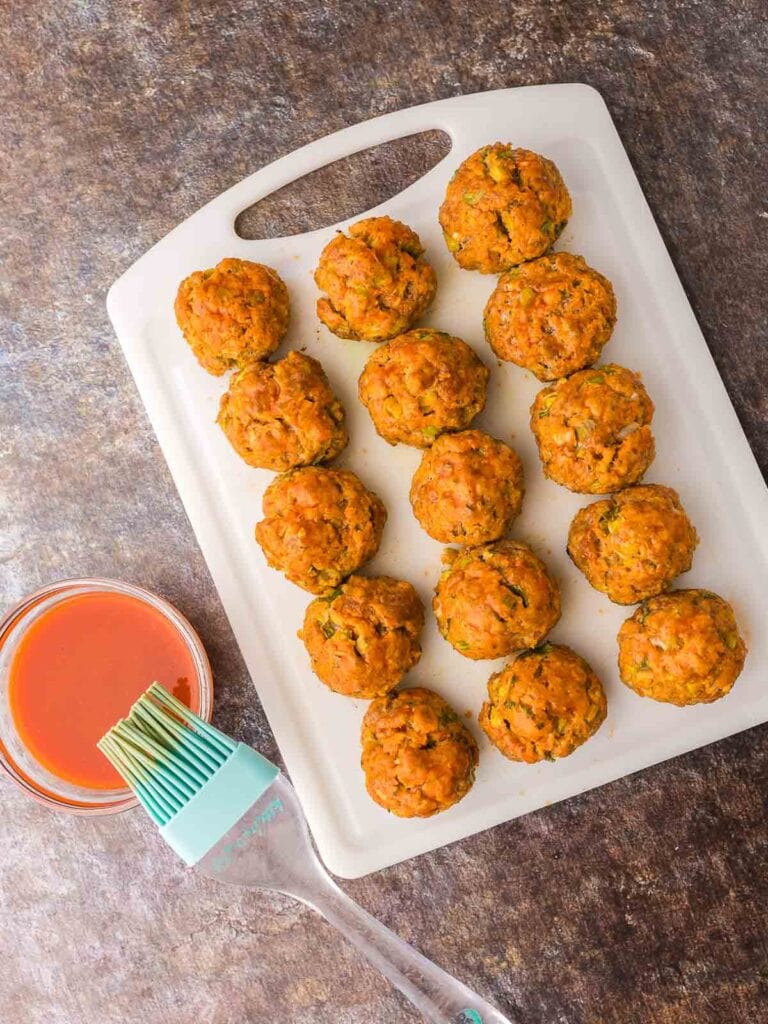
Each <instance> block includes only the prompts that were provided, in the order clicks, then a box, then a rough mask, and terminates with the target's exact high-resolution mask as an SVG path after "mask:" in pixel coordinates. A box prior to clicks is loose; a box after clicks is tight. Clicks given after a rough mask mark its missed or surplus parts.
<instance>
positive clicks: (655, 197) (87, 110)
mask: <svg viewBox="0 0 768 1024" xmlns="http://www.w3.org/2000/svg"><path fill="white" fill-rule="evenodd" d="M0 45H1V46H2V52H3V54H4V58H5V59H4V60H3V61H2V63H1V64H0V89H1V95H0V140H1V142H2V150H3V160H2V162H0V185H1V186H2V195H3V229H2V231H0V253H1V257H0V258H1V259H2V271H1V272H0V598H1V599H2V602H3V603H4V604H8V603H10V602H12V601H13V600H15V599H16V598H18V597H20V596H21V595H22V594H23V593H25V592H26V591H28V590H30V589H32V588H33V587H36V586H37V585H38V584H41V583H43V582H46V581H48V580H50V579H53V578H56V577H61V576H66V575H75V574H106V575H112V576H120V577H123V578H126V579H129V580H133V581H136V582H140V583H143V584H145V585H147V586H149V587H152V588H154V589H156V590H158V591H160V592H161V593H163V594H165V595H166V596H168V597H169V598H170V599H171V600H173V601H175V602H176V603H177V604H178V605H179V606H180V607H181V608H182V609H183V610H184V611H185V612H186V613H187V614H188V615H189V616H190V618H191V619H192V620H193V622H194V623H195V624H196V625H197V626H198V628H199V629H200V632H201V633H202V635H203V639H204V640H205V642H206V644H207V646H208V649H209V651H210V653H211V658H212V661H213V664H214V669H215V672H216V676H217V678H218V679H219V682H220V686H219V689H218V702H217V708H216V720H217V722H218V723H219V724H220V725H221V726H222V727H223V728H226V729H227V730H229V731H231V732H233V733H234V734H236V735H237V736H239V737H242V738H243V739H246V740H249V741H251V742H254V743H256V744H258V745H259V746H261V747H262V749H264V750H265V752H266V753H267V754H269V755H270V756H272V757H274V758H277V756H278V755H277V752H276V749H275V746H274V741H273V740H272V738H271V736H270V733H269V730H268V727H267V725H266V722H265V719H264V716H263V714H262V712H261V709H260V708H259V705H258V702H257V700H256V697H255V695H254V692H253V689H252V687H251V685H250V683H249V681H248V679H247V677H246V674H245V671H244V668H243V665H242V663H241V661H240V658H239V656H238V654H237V652H236V649H235V647H234V643H233V639H232V636H231V633H230V631H229V628H228V625H227V622H226V620H225V618H224V615H223V613H222V610H221V608H220V605H219V602H218V599H217V597H216V594H215V591H214V590H213V587H212V585H211V581H210V579H209V577H208V573H207V571H206V568H205V565H204V564H203V561H202V559H201V556H200V553H199V551H198V549H197V547H196V544H195V541H194V538H193V536H192V533H191V530H190V528H189V524H188V523H187V520H186V518H185V516H184V514H183V512H182V509H181V507H180V504H179V501H178V498H177V496H176V493H175V491H174V488H173V485H172V483H171V480H170V477H169V474H168V471H167V469H166V467H165V464H164V462H163V459H162V457H161V455H160V453H159V451H158V448H157V445H156V442H155V440H154V438H153V435H152V432H151V430H150V429H149V426H148V424H147V421H146V418H145V416H144V413H143V411H142V408H141V404H140V402H139V399H138V397H137V395H136V392H135V390H134V387H133V384H132V382H131V380H130V378H129V375H128V371H127V369H126V367H125V364H124V362H123V359H122V357H121V355H120V352H119V349H118V346H117V344H116V342H115V339H114V337H113V335H112V332H111V330H110V327H109V323H108V321H107V317H106V312H105V309H104V294H105V290H106V288H107V286H108V285H109V283H110V282H111V281H112V280H113V279H114V278H115V277H116V276H117V275H118V274H119V273H120V272H121V271H122V270H123V269H125V267H127V266H128V265H129V264H130V263H131V262H132V261H133V260H134V259H135V258H136V257H137V256H139V255H140V254H141V253H142V252H143V251H144V250H145V249H146V248H147V247H148V246H149V245H151V244H152V243H153V242H154V241H155V240H157V239H158V238H160V237H161V236H162V235H163V234H165V232H166V231H168V230H169V229H170V228H171V227H172V226H173V225H174V224H175V223H177V222H178V221H180V220H182V219H183V218H184V217H186V216H187V215H189V214H190V213H191V212H193V211H194V210H195V209H197V207H198V206H200V205H201V204H202V203H203V202H205V201H206V200H208V199H210V198H212V197H213V196H215V195H217V194H218V193H219V192H220V191H221V190H222V189H224V188H225V187H227V186H228V185H231V184H233V183H234V182H236V181H238V180H239V179H240V178H241V177H243V176H244V175H245V174H246V173H248V172H250V171H252V170H254V169H256V168H257V167H259V166H261V165H262V164H264V163H267V162H268V161H270V160H272V159H274V158H275V157H277V156H280V155H282V154H284V153H287V152H289V151H290V150H292V149H294V148H295V147H297V146H299V145H301V144H303V143H305V142H307V141H310V140H311V139H314V138H317V137H319V136H321V135H323V134H325V133H327V132H329V131H332V130H334V129H336V128H339V127H342V126H344V125H346V124H352V123H355V122H357V121H359V120H361V119H362V118H365V117H369V116H371V115H374V114H377V113H382V112H385V111H390V110H394V109H397V108H399V107H403V106H407V105H410V104H412V103H417V102H423V101H427V100H431V99H437V98H441V97H445V96H453V95H456V94H459V93H462V92H471V91H476V90H482V89H490V88H498V87H503V86H513V85H520V84H528V83H536V82H556V81H585V82H589V83H590V84H592V85H594V86H596V87H597V88H598V89H600V90H601V91H602V93H603V95H604V96H605V98H606V100H607V102H608V105H609V107H610V109H611V111H612V113H613V115H614V117H615V119H616V122H617V125H618V128H619V131H620V133H621V135H622V137H623V139H624V141H625V143H626V145H627V148H628V150H629V153H630V156H631V158H632V160H633V163H634V165H635V167H636V169H637V172H638V175H639V177H640V180H641V182H642V184H643V187H644V188H645V191H646V194H647V196H648V199H649V201H650V204H651V206H652V208H653V209H654V212H655V214H656V216H657V218H658V221H659V224H660V227H661V229H662V232H663V233H664V236H665V238H666V241H667V243H668V244H669V246H670V249H671V251H672V255H673V257H674V259H675V262H676V264H677V266H678V269H679V271H680V273H681V276H682V278H683V281H684V283H685V285H686V288H687V289H688V293H689V295H690V297H691V300H692V302H693V305H694V308H695V310H696V312H697V315H698V317H699V319H700V322H701V325H702V327H703V329H704V333H705V335H706V337H707V339H708V341H709V344H710V346H711V349H712V353H713V356H714V358H715V360H716V362H717V364H718V367H719V369H720V372H721V373H722V375H723V377H724V379H725V382H726V385H727V387H728V390H729V392H730V394H731V396H732V398H733V401H734V404H735V406H736V410H737V412H738V414H739V416H740V418H741V421H742V423H743V424H744V427H745V429H746V431H747V434H748V436H749V438H750V441H751V442H752V445H753V447H754V450H755V452H756V454H757V457H758V459H759V460H760V462H761V465H762V466H763V468H764V469H765V467H766V465H768V435H767V434H766V431H765V421H766V405H767V403H768V365H767V364H768V354H767V351H768V350H766V347H765V326H766V324H765V280H766V270H767V269H768V266H767V263H768V244H767V243H766V232H767V231H768V211H767V210H766V209H765V207H764V206H763V205H761V204H762V203H763V202H764V197H763V196H762V195H761V190H762V188H763V186H764V156H765V154H764V143H765V128H766V123H765V119H766V108H765V103H764V99H765V78H764V72H765V67H766V58H767V54H766V26H765V19H764V8H763V4H762V3H761V2H760V0H738V2H736V0H730V2H720V3H718V2H714V0H705V2H696V0H687V2H685V0H681V2H679V3H675V4H665V3H661V2H656V3H654V2H649V0H616V2H614V3H611V4H600V3H598V4H594V3H586V2H581V0H576V2H559V3H558V2H553V3H539V2H537V0H520V2H518V3H515V4H510V5H501V4H497V3H495V2H492V0H478V2H477V3H475V4H464V3H460V2H456V3H450V2H442V3H437V2H435V3H415V2H407V0H400V2H393V3H386V4H385V3H381V4H374V3H369V2H364V0H359V2H347V3H342V2H331V3H325V4H322V5H320V4H316V3H305V2H301V0H299V2H294V3H291V4H288V3H283V2H273V3H266V2H264V3H260V2H247V0H220V2H217V3H214V4H210V3H206V4H202V3H195V2H192V3H177V4H174V3H166V2H154V3H153V2H149V0H146V2H143V3H142V2H135V0H125V2H123V3H119V4H114V3H110V2H109V0H90V2H89V0H64V2H61V3H56V4H52V3H47V2H41V0H30V2H28V3H19V2H17V3H13V2H6V3H3V4H0ZM761 147H763V148H762V149H761ZM392 174H393V170H392V167H391V165H390V163H389V161H382V160H379V161H378V163H377V162H376V159H373V162H372V163H369V165H368V177H369V178H370V177H371V176H373V178H374V179H375V180H374V181H373V189H374V192H375V190H376V189H377V188H385V189H386V186H387V183H388V182H389V181H390V177H391V176H392ZM353 180H357V184H356V185H355V188H357V189H359V188H360V184H359V180H358V179H350V181H353ZM396 184H397V183H396V182H395V181H394V180H393V181H392V188H391V191H392V192H394V191H397V188H396ZM327 188H328V189H329V192H328V193H327V194H326V199H327V197H328V195H331V196H333V195H334V194H336V195H337V196H338V198H339V200H340V203H341V210H340V212H341V213H352V212H354V208H352V209H345V208H344V203H347V204H348V203H349V201H350V195H352V196H353V197H354V196H355V195H356V192H355V191H351V192H350V189H351V188H352V186H351V185H348V186H347V190H346V192H345V186H344V182H343V181H340V182H338V181H337V182H336V183H335V184H331V185H329V186H327ZM385 194H386V192H385ZM308 202H309V199H308V197H307V194H306V193H304V194H303V196H302V194H301V193H300V192H299V193H297V195H296V196H294V197H293V198H291V197H290V196H288V197H283V198H282V199H281V200H280V201H279V202H277V203H276V204H273V206H272V208H271V210H267V212H266V214H263V215H262V220H261V222H260V227H261V228H263V227H264V225H265V223H266V226H267V227H269V226H270V224H271V223H272V221H274V222H275V223H278V222H280V223H285V222H287V223H294V222H295V223H296V224H298V226H301V224H302V217H303V216H304V215H305V214H306V206H307V204H308ZM364 205H365V204H364V203H361V206H364ZM310 212H312V211H310ZM265 217H266V221H265V220H264V218H265ZM281 218H282V220H281ZM286 218H287V221H286ZM252 223H253V222H251V221H249V225H248V226H251V227H252ZM766 792H768V730H766V729H757V730H753V731H751V732H749V733H746V734H743V735H741V736H738V737H736V738H734V739H731V740H728V741H726V742H723V743H720V744H717V745H716V746H713V747H710V748H708V749H706V750H702V751H699V752H697V753H695V754H692V755H689V756H687V757H685V758H681V759H679V760H677V761H675V762H672V763H668V764H666V765H663V766H660V767H658V768H655V769H653V770H650V771H647V772H645V773H643V774H642V775H640V776H637V777H633V778H630V779H625V780H623V781H621V782H618V783H615V784H613V785H611V786H608V787H605V788H604V789H602V790H599V791H597V792H593V793H589V794H587V795H585V796H583V797H581V798H579V799H576V800H572V801H570V802H569V803H568V804H567V805H562V806H558V807H554V808H550V809H547V810H545V811H542V812H540V813H538V814H534V815H531V816H530V817H528V818H525V819H523V820H521V821H516V822H513V823H511V824H509V825H506V826H502V827H499V828H496V829H494V830H493V831H491V832H488V833H486V834H484V835H481V836H477V837H475V838H472V839H469V840H466V841H464V842H462V843H460V844H457V845H455V846H453V847H450V848H447V849H444V850H440V851H438V852H436V853H434V854H431V855H428V856H425V857H421V858H419V859H417V860H415V861H412V862H409V863H406V864H403V865H400V866H398V867H395V868H392V869H389V870H387V871H383V872H381V873H379V874H377V875H375V876H372V877H369V878H367V879H364V880H360V881H357V882H354V883H347V884H346V885H345V888H347V889H348V891H349V892H350V893H351V894H352V895H353V896H354V897H356V898H357V899H358V900H359V901H360V902H361V903H362V904H363V905H364V906H365V907H367V908H368V909H369V910H371V911H372V912H373V913H374V914H377V915H379V916H380V917H381V918H382V920H384V921H385V922H386V923H387V924H390V925H392V926H393V927H395V928H396V929H397V930H398V931H399V932H400V933H401V934H402V935H403V936H404V937H405V938H406V939H408V940H411V941H413V942H414V943H415V944H416V945H417V946H418V947H420V948H421V949H422V950H423V951H424V952H425V953H426V954H427V955H429V956H431V957H433V958H434V959H435V960H437V961H438V962H439V963H441V964H443V965H444V966H445V967H446V968H447V969H448V970H451V971H453V972H455V973H456V974H457V975H458V976H459V977H461V978H463V979H465V980H466V981H467V982H468V983H469V984H471V985H473V986H476V987H477V988H478V989H479V990H480V991H482V992H483V993H487V994H488V995H489V997H490V998H492V999H494V1000H495V1001H497V1002H498V1004H499V1006H500V1007H502V1008H503V1009H504V1010H506V1011H507V1012H508V1013H509V1015H510V1017H511V1018H512V1019H515V1020H519V1021H521V1022H522V1021H524V1022H525V1024H554V1022H557V1024H648V1022H650V1021H653V1022H654V1024H721V1022H724V1021H728V1022H729V1024H761V1022H762V1021H765V1020H766V1019H768V1012H767V1011H766V1009H765V1007H766V1000H767V999H768V953H767V952H766V937H765V923H764V918H765V907H766V898H767V897H768V883H766V874H765V864H766V858H767V857H768V837H767V835H766V807H765V803H764V801H765V794H766ZM0 795H1V797H2V802H3V811H4V820H3V827H2V829H1V830H0V909H1V912H2V913H1V917H2V921H3V928H2V934H0V963H2V969H1V970H0V1005H2V1007H3V1010H2V1014H1V1015H2V1018H3V1021H4V1022H5V1024H81V1022H82V1024H92V1022H97V1021H98V1022H99V1024H134V1022H142V1024H160V1022H163V1024H188V1022H189V1021H192V1020H200V1021H205V1022H206V1024H235V1022H238V1024H241V1022H244V1021H253V1022H256V1021H259V1022H262V1021H267V1020H270V1021H279V1022H281V1024H283V1022H295V1024H331V1022H334V1024H339V1022H344V1024H383V1022H387V1024H401V1022H402V1024H405V1022H407V1021H415V1019H416V1018H415V1017H414V1015H413V1014H412V1013H411V1012H410V1010H409V1009H408V1008H407V1007H406V1005H405V1004H404V1003H403V1002H402V1000H401V999H400V998H399V997H398V996H396V995H394V994H393V993H392V992H391V990H390V989H389V988H388V986H387V985H386V983H385V982H383V981H382V980H381V979H380V978H378V977H377V976H376V975H374V974H373V973H372V972H371V971H369V970H368V969H367V968H366V967H364V966H362V965H361V963H360V961H359V960H358V959H357V957H356V956H355V955H354V954H353V953H352V952H351V950H349V949H348V948H346V947H345V946H344V944H343V943H342V942H341V941H337V939H336V937H335V936H334V935H333V934H331V932H330V929H329V928H328V927H327V926H326V925H325V924H324V923H323V922H321V921H319V920H317V919H316V918H314V917H313V916H312V914H311V913H310V912H309V911H307V910H304V909H302V908H300V907H297V906H295V905H294V904H292V903H291V902H289V901H288V900H285V899H283V898H281V897H277V896H269V895H264V894H260V893H240V892H235V891H229V890H225V889H222V888H217V887H215V886H213V885H210V884H208V883H206V882H205V881H202V880H200V879H198V878H197V877H196V876H195V875H194V874H191V873H189V872H185V871H183V870H181V869H180V867H179V864H178V862H177V861H176V860H175V859H174V857H173V856H172V855H171V854H170V852H168V851H166V850H165V849H164V848H163V847H162V845H161V844H159V843H158V842H157V841H156V840H155V838H154V837H153V835H152V829H151V827H150V826H149V824H148V823H147V822H146V821H145V819H144V818H143V816H142V815H140V814H138V813H136V814H131V815H127V816H123V817H121V818H119V819H113V820H111V819H102V820H97V821H84V820H80V819H75V818H70V817H66V816H51V815H50V814H48V813H46V812H45V811H44V810H42V809H40V808H38V807H37V806H36V805H34V804H33V803H31V802H29V801H27V800H26V799H25V798H24V797H22V796H21V795H20V794H19V793H17V792H16V790H15V789H14V788H13V787H12V786H11V785H10V784H8V783H7V782H1V781H0Z"/></svg>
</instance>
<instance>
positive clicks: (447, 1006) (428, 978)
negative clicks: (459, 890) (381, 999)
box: [297, 873, 511, 1024]
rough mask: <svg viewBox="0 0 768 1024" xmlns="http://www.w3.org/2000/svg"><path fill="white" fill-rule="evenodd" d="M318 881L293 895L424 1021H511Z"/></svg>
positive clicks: (448, 1023) (459, 1023)
mask: <svg viewBox="0 0 768 1024" xmlns="http://www.w3.org/2000/svg"><path fill="white" fill-rule="evenodd" d="M324 874H325V873H324ZM318 883H319V884H318V886H317V891H316V892H313V893H311V894H310V893H302V894H301V895H299V896H298V898H299V899H301V900H302V901H303V902H304V903H306V904H308V905H309V906H311V907H312V908H313V909H315V910H317V911H318V913H320V914H322V916H323V917H324V918H325V919H326V921H328V922H329V923H330V924H332V925H333V926H334V927H335V928H338V930H339V931H340V932H341V933H342V934H343V935H345V936H346V937H347V938H348V939H349V941H350V942H351V943H352V944H353V945H355V946H356V947H357V948H358V949H359V950H360V952H361V953H362V954H363V955H364V956H365V957H366V958H367V959H368V960H369V961H370V963H371V965H372V966H373V967H375V968H376V970H377V971H380V972H381V973H382V974H383V975H384V976H385V977H386V978H388V979H389V980H390V981H391V983H392V984H393V985H394V986H395V988H397V989H399V990H400V992H402V993H403V995H404V996H405V997H406V999H409V1000H410V1001H411V1002H412V1003H413V1005H414V1006H415V1007H416V1009H417V1010H419V1011H420V1012H421V1013H422V1014H423V1016H424V1017H425V1019H426V1020H428V1021H433V1022H434V1024H511V1022H510V1021H509V1020H508V1018H507V1017H504V1016H503V1015H502V1014H501V1013H499V1011H498V1010H496V1009H494V1008H493V1007H492V1006H491V1005H490V1004H489V1003H486V1001H485V1000H484V999H481V998H480V996H478V995H476V994H475V993H474V992H472V990H471V989H469V988H467V986H466V985H463V984H462V983H461V982H460V981H457V980H456V978H453V977H451V975H450V974H447V973H446V972H445V971H443V970H441V969H440V968H439V967H437V966H436V965H435V964H433V963H432V961H431V960H427V958H426V957H425V956H422V955H421V953H418V952H417V951H416V950H415V949H414V948H413V947H412V946H409V945H408V943H407V942H404V941H403V940H402V939H401V938H398V936H397V935H395V934H394V933H393V932H391V931H390V930H389V928H386V927H385V926H384V925H383V924H381V922H380V921H377V920H376V918H375V917H371V915H370V914H368V913H366V911H365V910H363V909H362V907H359V906H358V905H357V903H355V902H354V900H351V899H350V898H349V896H347V895H346V893H344V892H342V890H341V889H339V887H338V886H337V885H336V884H335V883H334V882H332V881H331V879H330V878H329V877H328V876H327V875H325V877H324V879H323V880H322V882H320V880H319V879H318ZM297 895H298V894H297Z"/></svg>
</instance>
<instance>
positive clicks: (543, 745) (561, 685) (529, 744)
mask: <svg viewBox="0 0 768 1024" xmlns="http://www.w3.org/2000/svg"><path fill="white" fill-rule="evenodd" d="M607 711H608V704H607V701H606V698H605V691H604V690H603V684H602V683H601V682H600V680H599V679H598V678H597V676H596V675H595V673H594V672H593V671H592V669H591V668H590V666H589V665H588V664H587V662H586V661H585V660H584V659H583V658H581V657H579V655H578V654H576V653H575V651H572V650H571V649H570V647H564V646H562V645H560V644H544V645H543V646H541V647H538V648H536V650H533V651H524V652H523V653H522V654H520V655H518V657H517V658H515V660H514V661H511V662H509V664H508V665H505V666H504V668H503V669H502V670H501V672H496V673H495V675H492V676H491V678H490V679H489V680H488V700H487V701H486V703H485V704H483V708H482V711H481V712H480V717H479V722H480V726H481V728H482V730H483V732H484V733H485V734H486V736H487V737H488V739H489V740H490V741H491V743H493V745H494V746H495V747H498V749H499V750H500V751H501V752H502V754H503V755H504V756H505V757H508V758H509V759H510V760H511V761H525V762H527V763H528V764H534V763H535V762H536V761H542V760H545V761H554V760H555V758H558V757H567V756H568V755H569V754H572V753H573V752H574V750H576V748H577V747H580V746H581V744H582V743H584V742H585V741H586V740H588V739H589V738H590V736H593V735H594V734H595V733H596V732H597V730H598V729H599V728H600V726H601V725H602V723H603V722H604V721H605V716H606V714H607Z"/></svg>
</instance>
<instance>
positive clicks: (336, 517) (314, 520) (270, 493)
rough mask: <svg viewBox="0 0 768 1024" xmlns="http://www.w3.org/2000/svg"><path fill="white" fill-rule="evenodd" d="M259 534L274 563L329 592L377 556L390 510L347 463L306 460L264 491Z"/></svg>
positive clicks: (302, 583)
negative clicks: (321, 463)
mask: <svg viewBox="0 0 768 1024" xmlns="http://www.w3.org/2000/svg"><path fill="white" fill-rule="evenodd" d="M263 509H264V518H263V519H262V520H261V522H260V523H257V525H256V540H257V541H258V543H259V544H260V545H261V548H262V550H263V551H264V555H265V556H266V559H267V561H268V562H269V564H270V565H271V566H272V568H273V569H278V570H280V572H284V573H285V575H286V576H287V577H288V579H289V580H290V581H291V582H292V583H295V584H296V585H297V586H299V587H303V588H304V590H309V591H310V592H311V593H313V594H327V593H328V591H329V590H333V588H334V587H338V585H339V584H340V583H341V581H342V580H343V579H346V577H347V576H349V575H350V573H353V572H355V571H356V570H357V569H359V568H360V566H361V565H363V564H364V563H365V562H367V561H368V560H369V559H371V558H373V556H374V555H375V554H376V552H377V551H378V548H379V544H380V542H381V534H382V531H383V530H384V523H385V522H386V519H387V512H386V509H385V508H384V505H383V503H382V501H381V499H380V498H379V497H377V495H375V494H373V492H372V491H369V490H366V488H365V487H364V486H363V484H362V483H361V482H360V480H359V479H358V478H357V477H356V476H355V474H354V473H350V472H349V470H346V469H324V468H321V467H319V466H305V467H304V468H303V469H293V470H291V471H290V472H289V473H285V474H283V476H279V477H278V478H277V479H276V480H275V481H273V482H272V483H271V484H270V485H269V487H268V488H267V489H266V491H265V493H264V502H263Z"/></svg>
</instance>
